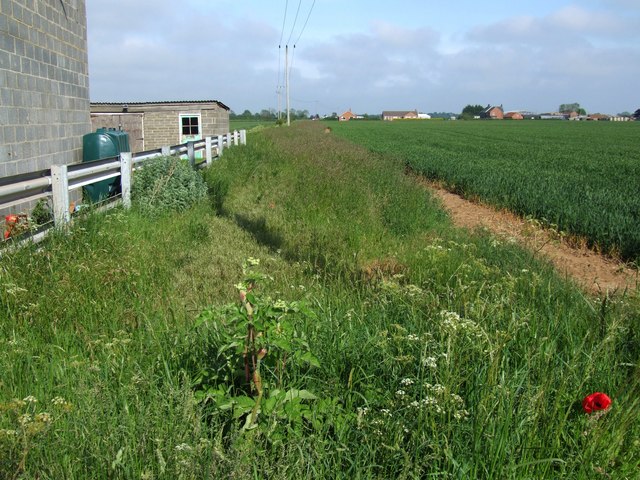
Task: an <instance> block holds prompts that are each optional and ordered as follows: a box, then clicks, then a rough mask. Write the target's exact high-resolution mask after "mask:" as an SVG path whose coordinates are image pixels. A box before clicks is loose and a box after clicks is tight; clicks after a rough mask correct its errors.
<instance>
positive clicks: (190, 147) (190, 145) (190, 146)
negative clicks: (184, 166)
mask: <svg viewBox="0 0 640 480" xmlns="http://www.w3.org/2000/svg"><path fill="white" fill-rule="evenodd" d="M187 157H188V158H189V165H191V166H192V167H195V165H196V152H195V150H194V148H193V142H187Z"/></svg>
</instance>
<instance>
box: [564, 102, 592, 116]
mask: <svg viewBox="0 0 640 480" xmlns="http://www.w3.org/2000/svg"><path fill="white" fill-rule="evenodd" d="M558 111H559V112H560V113H571V112H576V113H577V114H579V115H586V114H587V111H586V110H585V109H584V108H581V107H580V104H579V103H578V102H576V103H562V104H560V107H558Z"/></svg>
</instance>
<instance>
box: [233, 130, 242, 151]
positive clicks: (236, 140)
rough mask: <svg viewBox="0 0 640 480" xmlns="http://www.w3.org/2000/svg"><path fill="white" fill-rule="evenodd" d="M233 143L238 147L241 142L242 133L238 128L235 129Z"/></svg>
mask: <svg viewBox="0 0 640 480" xmlns="http://www.w3.org/2000/svg"><path fill="white" fill-rule="evenodd" d="M233 144H234V145H235V146H236V147H237V146H238V145H239V144H240V135H239V134H238V131H237V130H234V131H233Z"/></svg>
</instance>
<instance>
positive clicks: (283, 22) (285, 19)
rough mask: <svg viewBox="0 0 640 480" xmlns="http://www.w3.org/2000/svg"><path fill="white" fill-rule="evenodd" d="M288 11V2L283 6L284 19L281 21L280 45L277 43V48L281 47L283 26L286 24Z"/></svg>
mask: <svg viewBox="0 0 640 480" xmlns="http://www.w3.org/2000/svg"><path fill="white" fill-rule="evenodd" d="M288 9H289V0H287V1H286V3H285V4H284V19H283V20H282V31H281V32H280V43H278V47H280V45H282V37H283V36H284V24H285V23H286V22H287V10H288Z"/></svg>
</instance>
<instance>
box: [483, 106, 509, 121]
mask: <svg viewBox="0 0 640 480" xmlns="http://www.w3.org/2000/svg"><path fill="white" fill-rule="evenodd" d="M480 118H491V119H493V120H502V119H503V118H504V111H503V110H502V105H500V106H499V107H492V106H491V105H487V108H485V109H484V110H483V111H482V112H480Z"/></svg>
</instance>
